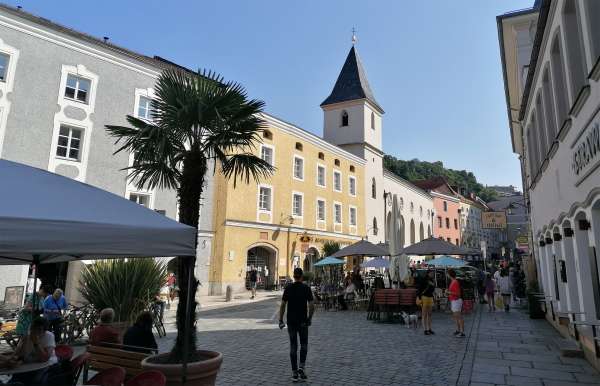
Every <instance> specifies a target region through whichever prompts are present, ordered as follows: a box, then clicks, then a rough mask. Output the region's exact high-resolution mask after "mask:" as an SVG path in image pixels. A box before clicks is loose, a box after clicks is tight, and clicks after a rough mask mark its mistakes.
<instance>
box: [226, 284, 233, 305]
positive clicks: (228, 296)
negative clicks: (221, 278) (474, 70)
mask: <svg viewBox="0 0 600 386" xmlns="http://www.w3.org/2000/svg"><path fill="white" fill-rule="evenodd" d="M232 297H233V288H232V287H231V286H230V285H228V286H227V289H226V290H225V301H226V302H230V301H231V298H232Z"/></svg>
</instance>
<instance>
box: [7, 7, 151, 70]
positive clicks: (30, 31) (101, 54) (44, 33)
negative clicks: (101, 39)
mask: <svg viewBox="0 0 600 386" xmlns="http://www.w3.org/2000/svg"><path fill="white" fill-rule="evenodd" d="M35 24H36V23H35V22H33V21H30V22H29V23H25V22H22V21H19V20H17V18H16V17H14V16H7V15H6V10H5V9H1V10H0V26H4V27H6V28H10V29H12V30H15V31H18V32H21V33H24V34H27V35H30V36H33V37H35V38H38V39H41V40H45V41H47V42H49V43H53V44H56V45H58V46H61V47H64V48H68V49H71V50H73V51H77V52H79V53H82V54H84V55H88V56H91V57H94V58H96V59H100V60H103V61H106V62H109V63H111V64H115V65H117V66H120V67H124V68H127V69H129V70H131V71H134V72H138V73H141V74H144V75H146V76H149V77H152V78H157V77H158V75H159V74H160V72H161V70H162V69H160V68H159V67H156V68H151V67H150V65H148V66H144V65H141V64H140V63H142V62H141V61H137V60H135V59H133V57H131V59H132V60H128V59H125V57H127V56H126V55H125V54H123V53H121V54H116V55H115V54H111V53H108V52H106V51H103V50H101V49H98V48H95V47H93V43H91V42H80V41H78V39H76V38H68V37H66V36H64V35H62V34H60V33H58V32H53V31H50V30H49V29H44V28H41V27H37V26H36V25H35ZM145 64H146V63H145Z"/></svg>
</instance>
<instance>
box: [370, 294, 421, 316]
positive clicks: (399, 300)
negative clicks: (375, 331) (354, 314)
mask: <svg viewBox="0 0 600 386" xmlns="http://www.w3.org/2000/svg"><path fill="white" fill-rule="evenodd" d="M416 299H417V290H416V289H414V288H406V289H391V288H386V289H378V290H377V291H375V294H374V295H373V297H372V307H369V308H370V312H369V313H368V314H367V319H372V320H381V313H382V312H383V313H385V314H386V315H387V320H388V321H390V320H391V319H392V318H393V315H394V314H395V313H398V312H400V311H402V310H404V311H407V312H409V313H410V312H411V311H413V310H414V309H415V308H416V306H417V302H416Z"/></svg>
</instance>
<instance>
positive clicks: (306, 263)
mask: <svg viewBox="0 0 600 386" xmlns="http://www.w3.org/2000/svg"><path fill="white" fill-rule="evenodd" d="M319 259H320V255H319V251H318V250H317V248H315V247H310V248H308V250H307V251H306V254H305V255H304V259H303V260H302V269H303V270H304V272H312V271H313V270H314V267H315V263H316V262H317V261H319Z"/></svg>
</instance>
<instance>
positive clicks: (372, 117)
mask: <svg viewBox="0 0 600 386" xmlns="http://www.w3.org/2000/svg"><path fill="white" fill-rule="evenodd" d="M371 129H373V130H375V113H374V112H372V111H371Z"/></svg>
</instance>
